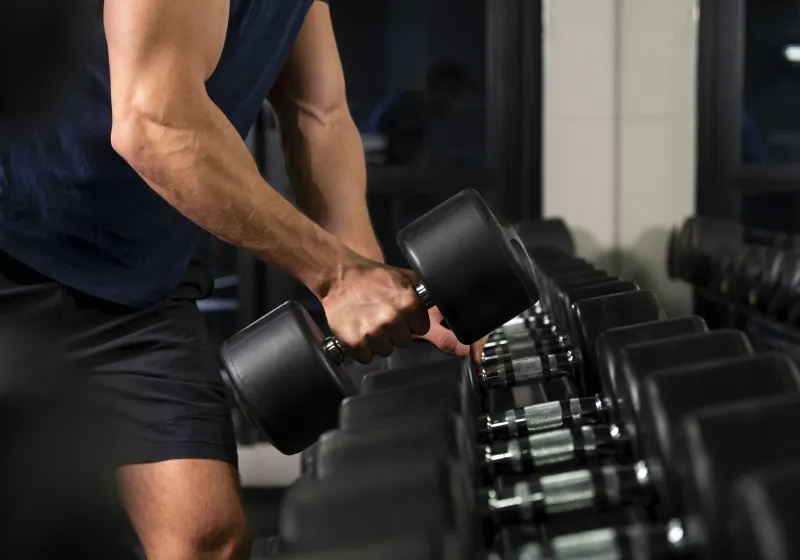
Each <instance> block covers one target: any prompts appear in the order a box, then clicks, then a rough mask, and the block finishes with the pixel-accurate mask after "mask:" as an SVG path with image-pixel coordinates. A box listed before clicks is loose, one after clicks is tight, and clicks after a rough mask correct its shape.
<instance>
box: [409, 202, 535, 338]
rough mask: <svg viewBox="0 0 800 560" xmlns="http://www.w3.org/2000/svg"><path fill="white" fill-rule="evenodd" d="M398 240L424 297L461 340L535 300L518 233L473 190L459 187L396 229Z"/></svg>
mask: <svg viewBox="0 0 800 560" xmlns="http://www.w3.org/2000/svg"><path fill="white" fill-rule="evenodd" d="M397 242H398V245H399V246H400V249H401V250H402V252H403V255H404V256H405V257H406V259H407V260H408V262H409V264H410V265H411V267H412V268H413V269H414V271H415V272H416V273H417V275H418V277H419V279H420V282H421V283H422V285H423V286H424V289H425V292H426V294H428V295H427V296H426V297H429V299H430V301H431V302H435V305H436V306H437V307H438V308H439V310H440V311H441V312H442V315H443V316H444V319H445V321H447V325H448V327H450V329H451V330H452V331H453V332H454V333H455V335H456V337H457V338H458V339H459V340H460V341H461V342H463V343H464V344H472V343H473V342H476V341H477V340H480V339H481V338H482V337H484V336H485V335H487V334H489V333H490V332H491V331H492V330H493V329H495V328H497V327H499V326H500V325H502V324H503V323H505V322H506V321H508V320H510V319H512V318H513V317H515V316H516V315H517V314H519V313H520V312H521V311H523V310H524V309H526V308H528V307H530V306H531V305H533V304H534V303H535V302H536V301H537V300H538V299H539V291H538V289H537V287H536V284H535V282H534V272H533V266H532V264H531V261H530V258H529V257H528V254H527V252H526V251H525V247H524V245H523V244H522V242H521V240H520V239H519V236H518V235H517V233H516V232H515V231H514V230H513V228H511V227H510V226H507V225H505V224H501V223H500V222H499V221H498V217H497V216H495V215H494V214H493V213H492V211H491V210H490V208H489V206H488V205H487V204H486V202H485V201H484V200H483V199H482V198H481V196H480V195H479V194H478V193H477V192H476V191H473V190H466V191H462V192H461V193H459V194H457V195H456V196H454V197H452V198H451V199H449V200H447V201H445V202H444V203H442V204H441V205H439V206H437V207H436V208H434V209H433V210H431V211H430V212H428V213H426V214H424V215H423V216H421V217H420V218H418V219H417V220H415V221H414V222H412V223H411V224H409V225H407V226H406V227H404V228H403V229H401V230H400V232H399V233H398V235H397Z"/></svg>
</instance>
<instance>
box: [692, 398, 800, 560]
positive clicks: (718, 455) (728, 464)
mask: <svg viewBox="0 0 800 560" xmlns="http://www.w3.org/2000/svg"><path fill="white" fill-rule="evenodd" d="M798 423H800V397H798V396H797V395H792V396H783V397H772V398H767V399H753V400H750V401H747V402H743V403H737V404H733V405H727V406H721V407H712V408H708V409H704V410H703V411H702V412H698V413H696V414H694V415H690V416H689V417H688V418H687V419H686V420H685V423H684V426H683V430H684V435H683V437H685V438H686V443H687V452H688V460H689V463H688V471H687V472H689V473H690V476H689V477H688V479H687V481H686V482H687V484H686V485H685V486H684V504H685V506H686V511H687V519H688V521H689V522H688V523H687V534H688V538H689V540H690V542H705V543H706V546H707V549H708V552H709V555H708V558H730V557H731V552H732V551H731V548H730V544H731V543H729V542H728V541H727V539H726V538H725V531H724V526H725V519H726V518H727V515H728V512H729V511H730V505H731V504H730V491H731V487H732V486H733V484H734V483H735V482H736V481H737V480H738V479H739V478H740V477H741V476H742V475H744V474H746V473H748V472H751V471H755V470H759V469H763V468H768V467H770V466H772V465H774V464H776V463H779V462H789V461H798V460H800V440H798V438H797V433H796V429H795V428H796V426H797V425H798Z"/></svg>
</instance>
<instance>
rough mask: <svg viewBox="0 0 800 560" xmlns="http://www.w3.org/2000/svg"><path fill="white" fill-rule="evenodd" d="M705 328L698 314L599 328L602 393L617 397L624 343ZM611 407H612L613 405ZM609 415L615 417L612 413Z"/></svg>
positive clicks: (693, 331) (636, 342) (606, 397)
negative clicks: (600, 332) (606, 328)
mask: <svg viewBox="0 0 800 560" xmlns="http://www.w3.org/2000/svg"><path fill="white" fill-rule="evenodd" d="M707 330H708V327H707V326H706V322H705V321H704V320H703V319H702V318H701V317H695V316H693V317H680V318H677V319H665V320H663V321H650V322H648V323H640V324H638V325H629V326H626V327H616V328H613V329H608V330H607V331H605V332H603V333H602V334H601V335H600V337H599V338H598V339H597V356H598V369H597V373H598V376H599V379H598V381H599V383H600V387H601V388H602V392H603V396H604V397H605V399H606V400H607V401H611V402H613V401H615V400H616V398H617V397H616V394H617V378H618V376H619V375H620V374H619V372H618V368H619V363H620V361H621V360H620V358H621V354H622V350H623V349H624V348H625V347H627V346H630V345H633V344H639V343H642V342H649V341H653V340H661V339H665V338H670V337H673V336H681V335H686V334H694V333H700V332H706V331H707ZM614 408H615V409H616V407H614ZM612 418H613V419H614V420H618V419H619V418H618V416H616V414H614V415H613V416H612Z"/></svg>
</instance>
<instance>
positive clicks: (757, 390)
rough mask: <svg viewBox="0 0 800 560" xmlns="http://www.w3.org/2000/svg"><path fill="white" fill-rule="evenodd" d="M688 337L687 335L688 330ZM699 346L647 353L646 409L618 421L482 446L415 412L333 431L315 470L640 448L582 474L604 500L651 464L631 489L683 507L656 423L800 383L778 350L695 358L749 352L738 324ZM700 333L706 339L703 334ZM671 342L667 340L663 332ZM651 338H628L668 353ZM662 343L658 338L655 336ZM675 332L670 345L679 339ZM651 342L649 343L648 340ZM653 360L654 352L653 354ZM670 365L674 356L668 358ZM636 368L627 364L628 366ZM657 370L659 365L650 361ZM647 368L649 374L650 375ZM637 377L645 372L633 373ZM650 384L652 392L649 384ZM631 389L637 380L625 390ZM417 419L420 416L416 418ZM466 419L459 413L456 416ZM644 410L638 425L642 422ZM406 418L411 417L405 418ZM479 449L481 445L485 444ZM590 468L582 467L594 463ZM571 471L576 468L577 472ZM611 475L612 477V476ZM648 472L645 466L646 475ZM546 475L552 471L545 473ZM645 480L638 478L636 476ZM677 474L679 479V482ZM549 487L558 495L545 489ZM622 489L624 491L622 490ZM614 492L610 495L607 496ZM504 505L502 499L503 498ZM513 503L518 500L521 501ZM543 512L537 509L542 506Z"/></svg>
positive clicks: (488, 475) (559, 459)
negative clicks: (367, 428) (408, 417)
mask: <svg viewBox="0 0 800 560" xmlns="http://www.w3.org/2000/svg"><path fill="white" fill-rule="evenodd" d="M683 338H684V339H688V338H689V337H683ZM694 338H696V339H697V340H696V341H694V343H695V352H698V351H700V352H702V348H705V349H706V351H705V354H701V355H698V354H696V353H691V352H687V353H686V354H685V355H684V356H683V358H682V359H683V361H684V362H686V364H691V365H684V366H683V367H682V368H681V367H675V368H672V369H662V370H659V365H658V364H657V362H656V363H648V361H647V360H645V361H644V363H645V364H648V365H646V366H644V367H642V368H641V369H642V370H643V371H641V372H639V373H638V374H636V375H638V376H639V378H640V380H641V381H642V383H643V384H644V390H645V394H644V395H642V396H641V397H640V398H641V399H642V400H644V401H645V402H647V403H649V405H651V406H648V407H645V410H643V411H639V412H638V414H637V416H634V415H633V414H632V410H631V407H630V406H628V407H624V408H625V409H626V410H628V411H629V412H628V413H627V414H624V413H623V414H622V417H623V421H622V422H621V423H620V424H617V425H616V426H595V427H584V428H583V429H577V430H556V431H550V432H544V433H541V434H537V435H534V436H531V437H529V438H526V439H523V440H511V441H508V442H503V443H498V444H494V445H492V446H491V447H487V448H486V449H485V450H482V449H481V448H478V449H475V450H472V449H470V448H469V445H467V446H466V448H465V447H464V445H463V444H462V443H460V442H459V441H458V440H457V439H456V436H457V435H458V434H461V433H463V427H462V426H463V423H461V422H459V423H458V426H459V428H461V430H456V429H455V428H454V427H451V426H452V425H455V424H454V422H452V421H451V422H447V424H446V425H445V426H443V425H442V423H436V422H429V423H428V425H427V426H426V425H425V423H424V422H423V423H422V426H423V427H422V428H420V424H419V423H415V422H414V421H411V422H409V423H408V425H407V426H403V427H400V428H397V429H384V430H383V431H381V430H378V431H371V432H367V433H366V434H363V433H362V434H355V435H354V434H350V433H347V432H343V431H337V432H333V433H330V434H327V436H328V437H327V438H323V439H322V440H321V441H320V443H319V444H318V446H317V452H318V453H317V470H316V472H315V474H316V476H318V477H325V476H332V475H335V474H336V473H337V472H347V471H349V470H352V469H355V468H367V467H368V468H372V469H381V468H391V466H392V465H393V464H396V463H398V462H401V461H403V460H406V457H405V456H404V454H407V455H409V456H412V457H420V456H421V457H424V458H426V459H429V460H435V459H438V458H441V459H443V460H449V459H452V460H459V461H462V462H464V463H465V464H470V465H474V467H472V470H474V471H475V472H476V475H477V474H478V473H480V474H481V475H483V476H482V478H480V479H479V480H480V481H481V482H486V481H490V480H492V478H494V477H496V476H497V475H501V474H503V475H520V474H525V473H534V472H539V471H545V470H548V469H552V468H554V467H563V466H565V465H574V464H576V463H585V462H587V461H588V460H590V458H599V457H602V456H604V455H606V456H607V455H614V456H616V457H617V458H618V459H619V460H622V461H633V460H634V459H636V458H645V459H647V461H646V462H641V463H639V464H636V465H635V466H634V465H629V466H621V467H619V468H615V469H614V470H606V471H604V472H605V473H606V477H605V478H602V479H601V480H602V481H605V482H606V483H607V484H610V486H602V487H600V486H598V482H597V480H596V477H594V478H593V477H591V476H588V475H587V476H584V477H583V479H582V480H584V481H591V484H593V485H594V486H595V493H596V494H597V498H598V500H602V499H603V496H602V493H601V491H606V493H609V495H610V493H611V490H613V489H614V488H618V486H616V484H618V482H619V480H630V479H631V478H632V477H633V476H637V475H641V473H642V472H644V471H643V469H647V470H648V472H649V471H650V470H654V471H655V473H656V474H655V475H654V476H652V477H649V479H648V480H647V481H646V482H644V481H641V480H639V479H637V486H636V487H632V488H631V490H632V491H633V490H635V491H637V492H649V490H650V489H651V488H652V489H653V490H654V491H655V492H656V494H658V495H660V496H663V497H664V498H663V499H662V508H664V509H666V510H667V511H670V512H673V513H670V515H672V514H674V512H675V511H676V510H677V509H678V506H676V505H675V500H676V498H675V497H674V496H676V491H675V489H674V488H671V489H670V488H669V487H668V485H669V484H670V483H671V481H675V480H678V479H679V478H680V477H679V476H678V474H677V473H675V472H673V471H672V469H673V468H674V467H675V466H676V465H677V464H679V461H677V460H674V459H673V457H674V456H678V457H680V456H681V452H680V450H677V449H676V447H679V446H680V442H676V441H675V440H674V439H672V438H671V433H670V432H669V431H665V430H664V429H663V428H661V429H660V430H659V426H663V425H664V424H665V423H666V425H668V426H669V425H675V424H677V423H678V422H679V421H680V418H681V417H682V416H684V415H686V414H689V413H691V412H693V411H694V410H697V409H699V408H702V407H705V406H710V405H714V404H719V403H723V402H732V401H735V400H742V399H745V398H749V397H752V396H755V395H771V394H776V393H782V392H792V391H797V390H798V389H800V379H797V378H796V373H795V371H794V370H793V369H792V368H787V367H786V366H785V364H782V363H781V362H780V361H779V360H778V361H777V362H776V359H775V358H773V357H770V356H762V357H759V358H755V359H754V360H752V361H746V360H741V359H727V360H722V361H716V362H711V363H706V364H702V363H700V364H693V363H692V361H691V360H690V359H688V358H687V357H686V356H691V355H695V356H696V357H697V358H699V360H702V359H704V358H705V359H714V358H716V357H719V356H736V355H745V354H747V353H750V352H751V349H750V346H749V344H748V343H747V341H746V340H745V339H744V338H743V335H741V333H737V332H715V333H706V334H702V335H696V336H695V337H694ZM703 339H704V340H703ZM665 342H669V341H665ZM665 342H662V343H652V344H649V345H641V346H642V347H640V348H637V347H636V346H634V347H631V350H638V355H639V356H640V357H642V358H644V357H645V356H647V355H648V354H649V355H650V356H651V357H656V356H657V355H658V354H662V355H664V354H666V353H667V352H666V350H667V349H668V348H669V345H668V344H665ZM680 342H682V343H684V344H691V342H690V341H688V340H682V341H680ZM659 344H660V345H661V346H662V348H655V347H654V346H657V345H659ZM678 345H679V344H678V342H677V341H676V343H675V344H674V345H673V346H672V348H674V347H676V346H678ZM646 346H651V348H646ZM649 362H652V361H649ZM680 362H681V360H680V359H679V360H675V361H673V364H677V363H680ZM665 365H671V364H665ZM758 368H763V369H764V371H765V372H766V373H765V374H764V376H763V378H758V377H756V376H754V375H753V371H758ZM628 369H630V366H628ZM654 370H655V371H654ZM648 376H652V377H651V378H650V379H648ZM637 381H639V380H637ZM723 382H724V385H723V386H721V387H719V389H718V390H717V391H714V392H692V389H693V387H694V386H695V384H696V383H701V384H704V385H709V386H720V385H722V383H723ZM648 391H649V392H648ZM629 392H630V393H631V394H635V393H636V392H637V391H636V389H631V390H630V391H629ZM415 420H416V421H417V422H418V419H415ZM458 420H459V421H460V420H461V419H460V418H459V419H458ZM640 420H641V426H642V427H641V428H639V424H640ZM404 424H406V422H404ZM482 451H483V452H482ZM590 472H591V471H588V470H587V471H584V473H590ZM571 474H572V476H573V477H575V478H576V480H577V477H579V475H580V472H579V471H574V472H573V473H571ZM612 475H613V478H612V479H610V480H606V478H608V477H612ZM648 476H649V475H648ZM540 480H546V479H537V480H534V481H531V482H529V483H523V484H520V485H515V486H513V487H507V488H506V490H509V489H511V488H513V491H514V492H515V493H516V495H515V497H516V498H519V497H520V496H519V494H518V493H519V492H521V491H523V490H524V489H527V490H528V491H530V492H531V495H534V494H535V493H536V490H535V488H536V487H537V485H539V484H540ZM547 480H549V479H547ZM572 482H573V486H572V490H577V483H576V482H575V480H573V481H572ZM639 483H641V484H639ZM673 484H674V483H673ZM585 490H586V494H587V495H588V494H590V492H589V491H590V490H591V488H586V489H585ZM498 494H500V496H501V497H500V498H499V502H498V503H509V504H515V502H514V500H513V499H511V497H509V496H504V495H503V492H498ZM545 497H553V496H545ZM622 498H623V496H620V497H619V498H618V499H622ZM607 501H613V500H607ZM498 510H502V508H498ZM515 511H516V510H515ZM545 513H546V512H541V514H542V515H544V514H545Z"/></svg>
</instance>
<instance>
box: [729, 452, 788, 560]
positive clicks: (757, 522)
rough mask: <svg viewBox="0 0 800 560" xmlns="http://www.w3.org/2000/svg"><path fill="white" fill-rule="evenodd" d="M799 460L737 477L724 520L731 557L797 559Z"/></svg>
mask: <svg viewBox="0 0 800 560" xmlns="http://www.w3.org/2000/svg"><path fill="white" fill-rule="evenodd" d="M798 520H800V463H783V464H780V465H775V466H772V467H769V468H767V469H764V470H761V471H757V472H753V473H751V474H749V475H747V476H745V477H743V478H742V479H740V480H739V481H738V482H737V483H736V486H735V487H734V489H733V492H732V496H731V513H730V517H729V519H727V523H726V531H727V538H726V540H727V541H728V542H729V543H730V544H731V546H730V550H731V557H730V558H731V560H753V559H758V560H794V559H796V558H800V525H798Z"/></svg>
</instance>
